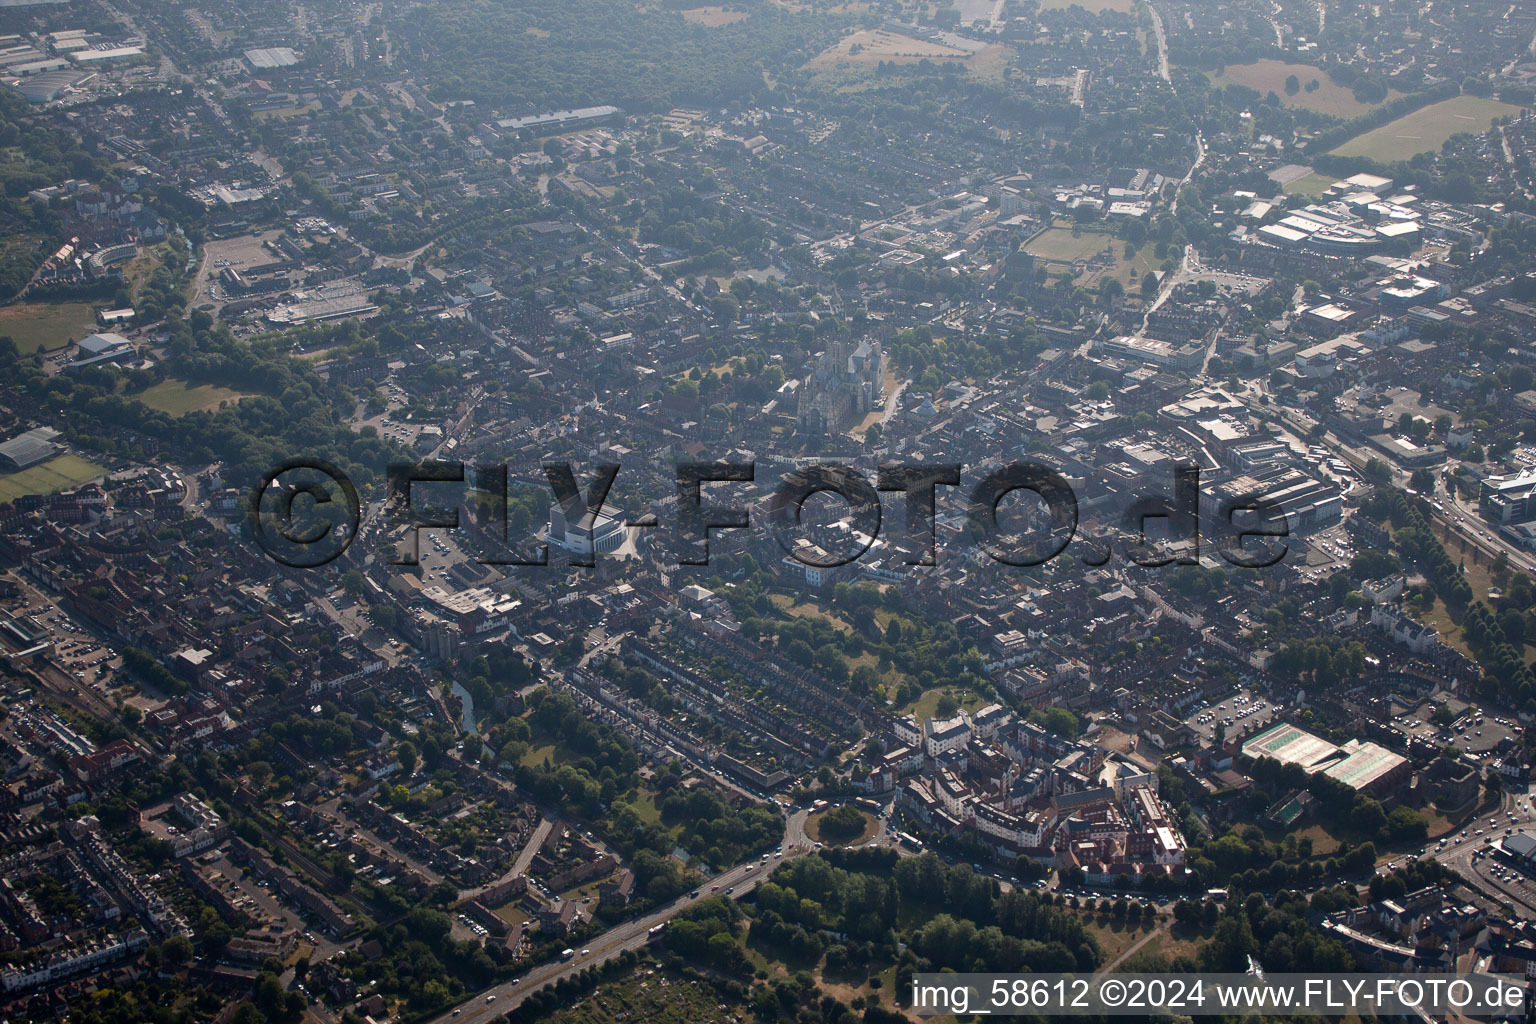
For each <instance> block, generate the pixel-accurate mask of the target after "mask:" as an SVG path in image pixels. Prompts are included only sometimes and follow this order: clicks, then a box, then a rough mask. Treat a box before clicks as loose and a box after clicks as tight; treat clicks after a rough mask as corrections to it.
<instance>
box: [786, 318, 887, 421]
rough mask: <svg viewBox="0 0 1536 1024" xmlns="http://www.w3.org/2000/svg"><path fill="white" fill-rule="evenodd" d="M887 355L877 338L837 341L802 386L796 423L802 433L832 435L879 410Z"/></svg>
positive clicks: (818, 361)
mask: <svg viewBox="0 0 1536 1024" xmlns="http://www.w3.org/2000/svg"><path fill="white" fill-rule="evenodd" d="M882 367H883V355H882V353H881V351H880V343H879V342H878V341H875V340H874V339H873V338H865V339H863V340H861V341H858V342H853V341H834V342H832V343H831V344H830V345H828V346H827V350H826V351H825V352H823V353H821V355H820V356H818V357H817V359H816V366H815V368H814V369H812V370H811V372H810V373H809V374H807V375H806V378H805V379H804V380H803V381H801V382H800V397H799V402H798V404H797V406H796V409H795V419H796V420H797V421H798V422H799V424H800V429H802V430H806V431H811V432H815V433H822V434H830V433H833V432H835V431H838V430H842V429H844V428H845V427H847V426H849V425H850V424H851V423H852V421H854V420H855V419H857V418H859V417H862V416H864V415H865V414H866V413H868V412H869V411H870V410H871V409H873V408H874V407H875V401H876V399H877V398H878V397H879V395H880V379H881V371H882Z"/></svg>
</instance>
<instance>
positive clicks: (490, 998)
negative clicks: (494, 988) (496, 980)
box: [485, 992, 496, 1003]
mask: <svg viewBox="0 0 1536 1024" xmlns="http://www.w3.org/2000/svg"><path fill="white" fill-rule="evenodd" d="M485 1001H486V1002H488V1003H494V1002H495V1001H496V993H495V992H492V993H491V994H490V995H488V996H486V997H485Z"/></svg>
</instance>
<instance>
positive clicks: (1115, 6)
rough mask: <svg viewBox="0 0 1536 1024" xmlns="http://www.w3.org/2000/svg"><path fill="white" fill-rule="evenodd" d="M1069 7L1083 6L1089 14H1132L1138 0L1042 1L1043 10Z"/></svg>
mask: <svg viewBox="0 0 1536 1024" xmlns="http://www.w3.org/2000/svg"><path fill="white" fill-rule="evenodd" d="M1068 7H1081V8H1082V9H1083V10H1085V11H1087V12H1088V13H1089V14H1102V13H1104V12H1105V11H1119V12H1121V13H1122V14H1130V13H1132V12H1133V11H1135V10H1136V0H1041V3H1040V9H1041V10H1042V11H1051V10H1065V9H1066V8H1068Z"/></svg>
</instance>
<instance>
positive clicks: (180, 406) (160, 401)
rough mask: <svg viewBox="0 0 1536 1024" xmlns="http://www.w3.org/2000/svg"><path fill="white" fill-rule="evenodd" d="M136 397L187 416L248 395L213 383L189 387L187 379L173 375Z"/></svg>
mask: <svg viewBox="0 0 1536 1024" xmlns="http://www.w3.org/2000/svg"><path fill="white" fill-rule="evenodd" d="M136 397H137V398H138V400H139V401H141V402H143V403H144V404H145V405H147V406H149V407H150V408H151V409H158V410H159V411H160V412H163V413H169V414H170V415H172V416H185V415H186V414H187V413H189V412H197V411H198V410H200V409H217V408H218V407H219V403H220V402H238V401H240V399H242V398H246V397H248V396H247V395H246V394H244V393H242V392H239V391H234V390H231V389H230V388H221V387H217V386H216V385H213V384H199V385H198V386H197V387H188V386H187V383H186V382H185V381H181V380H177V379H176V378H174V377H173V378H171V379H170V380H164V381H161V382H160V383H159V384H156V385H155V386H154V387H152V388H146V389H144V390H143V391H141V392H139V394H138V395H137V396H136Z"/></svg>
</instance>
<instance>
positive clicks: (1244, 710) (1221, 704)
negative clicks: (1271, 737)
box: [1184, 688, 1283, 741]
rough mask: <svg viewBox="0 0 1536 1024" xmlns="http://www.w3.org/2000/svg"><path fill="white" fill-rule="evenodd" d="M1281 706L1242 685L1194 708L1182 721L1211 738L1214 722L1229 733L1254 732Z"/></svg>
mask: <svg viewBox="0 0 1536 1024" xmlns="http://www.w3.org/2000/svg"><path fill="white" fill-rule="evenodd" d="M1282 710H1283V707H1282V705H1279V704H1275V703H1273V702H1271V701H1269V700H1267V699H1266V698H1263V697H1255V696H1254V695H1253V693H1252V691H1250V690H1248V689H1246V688H1245V689H1241V690H1235V691H1233V692H1232V693H1231V694H1229V695H1227V696H1226V697H1223V698H1221V699H1220V700H1218V701H1216V702H1214V703H1212V704H1208V705H1204V706H1202V707H1198V708H1196V709H1195V710H1194V711H1192V712H1191V713H1190V715H1189V717H1188V718H1186V719H1185V720H1184V724H1185V725H1187V726H1189V727H1190V728H1191V729H1193V730H1194V731H1195V732H1197V733H1199V734H1200V737H1201V739H1203V740H1206V741H1210V740H1211V738H1212V735H1213V734H1214V733H1215V731H1216V726H1217V725H1223V726H1225V727H1226V731H1227V735H1229V736H1230V735H1235V734H1236V733H1238V732H1244V733H1254V732H1257V731H1259V730H1260V729H1263V728H1265V727H1266V726H1268V725H1269V724H1270V723H1272V722H1274V721H1275V717H1276V716H1277V715H1278V714H1279V713H1280V712H1281V711H1282Z"/></svg>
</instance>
